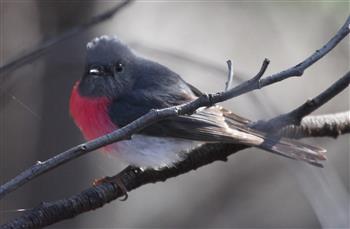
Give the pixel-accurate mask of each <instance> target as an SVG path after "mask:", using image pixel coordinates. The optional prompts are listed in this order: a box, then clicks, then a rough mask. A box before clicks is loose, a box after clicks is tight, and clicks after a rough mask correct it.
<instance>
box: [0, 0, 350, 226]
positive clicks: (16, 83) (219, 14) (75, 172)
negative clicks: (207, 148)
mask: <svg viewBox="0 0 350 229" xmlns="http://www.w3.org/2000/svg"><path fill="white" fill-rule="evenodd" d="M116 4H118V2H117V1H31V0H26V1H7V0H1V5H0V6H1V9H0V10H1V13H0V16H1V18H0V21H1V47H0V48H1V49H0V52H1V58H0V60H1V65H2V64H4V63H7V62H8V61H10V60H12V59H14V58H16V57H18V56H20V55H21V54H23V53H25V52H26V51H28V50H30V49H31V48H33V47H36V46H38V45H39V44H41V42H42V41H44V40H47V39H50V38H53V37H56V36H57V35H59V34H61V33H63V32H64V31H66V30H67V29H70V28H72V27H74V26H77V25H79V24H81V23H83V22H86V21H88V20H89V19H90V18H91V17H93V16H94V15H98V14H100V13H102V12H104V11H105V10H107V9H110V8H111V7H113V6H114V5H116ZM348 14H349V2H347V1H344V2H342V1H336V2H334V3H331V2H330V1H327V2H321V1H320V2H317V1H305V2H303V1H300V2H292V1H281V2H279V1H261V2H258V1H248V2H243V1H218V2H214V1H203V2H201V1H188V2H186V1H136V2H132V3H131V4H130V5H129V6H127V7H126V8H124V9H123V10H122V11H120V12H119V13H118V14H117V15H115V16H114V17H113V18H111V19H110V20H107V21H105V22H103V23H100V24H98V25H97V26H94V27H93V28H91V29H89V30H87V31H85V32H83V33H81V34H79V35H78V36H75V37H73V38H71V39H67V40H66V41H64V42H62V43H60V44H59V45H57V46H55V47H53V48H51V49H50V50H48V51H47V52H46V53H45V54H44V55H43V56H41V57H39V58H38V59H36V60H34V61H32V62H30V63H29V64H26V65H24V66H22V67H20V68H17V69H15V70H14V71H12V72H10V73H6V74H2V75H1V77H0V163H1V167H0V168H1V170H0V183H1V184H2V183H4V182H5V181H8V180H9V179H11V178H12V177H14V176H15V175H17V174H18V173H19V172H21V171H22V170H24V169H25V168H28V167H29V166H31V165H33V164H34V163H36V161H38V160H41V161H43V160H46V159H47V158H49V157H52V156H54V155H56V154H57V153H60V152H61V151H63V150H65V149H67V148H69V147H71V146H74V145H76V144H79V143H81V142H83V139H82V136H81V134H80V132H79V131H78V129H77V128H76V127H75V126H74V124H73V121H72V119H71V118H70V116H69V112H68V100H69V96H70V90H71V88H72V86H73V84H74V82H75V81H76V80H78V79H79V78H80V77H81V76H82V74H83V70H84V59H85V46H86V43H87V42H88V41H90V40H91V39H92V38H94V37H96V36H100V35H103V34H107V35H117V36H119V37H120V39H122V40H123V41H124V42H126V43H127V44H129V46H130V47H132V48H133V49H134V50H136V51H137V52H138V53H140V54H141V55H143V56H146V57H148V58H151V59H153V60H156V61H158V62H160V63H162V64H164V65H166V66H168V67H170V68H171V69H173V70H174V71H176V72H177V73H179V74H180V75H181V76H183V78H184V79H185V80H187V81H188V82H190V83H191V84H193V85H195V86H196V87H198V88H199V89H201V90H202V91H204V92H217V91H221V90H223V89H224V87H225V81H226V78H227V69H226V60H227V59H231V60H232V61H233V64H234V69H235V74H236V75H235V81H234V84H238V83H239V82H240V81H241V80H243V79H248V78H249V77H251V76H253V75H254V74H256V72H257V71H258V70H259V68H260V66H261V63H262V61H263V59H264V58H265V57H267V58H269V59H270V60H271V64H270V67H269V68H268V70H267V73H266V75H268V74H272V73H276V72H279V71H281V70H284V69H286V68H288V67H291V66H293V65H295V64H297V63H299V62H300V61H301V60H303V59H304V58H306V57H307V56H308V55H310V54H311V53H312V52H313V51H315V50H316V49H319V48H320V47H322V46H323V45H324V44H325V43H326V42H327V41H328V40H329V39H330V38H331V37H332V36H333V35H334V34H335V32H336V31H337V30H338V29H339V28H340V26H341V25H343V23H344V22H345V20H346V18H347V16H348ZM348 70H349V38H348V37H347V38H345V39H344V40H343V41H342V42H341V43H340V44H339V45H338V46H337V47H336V48H335V49H334V50H333V51H332V52H331V53H329V54H328V55H327V56H326V57H324V58H323V59H322V60H320V61H318V62H317V63H316V64H315V65H313V66H312V67H311V68H309V69H307V70H306V71H305V74H304V75H303V77H302V78H292V79H289V80H286V81H283V82H281V83H278V84H274V85H272V86H269V87H266V88H264V89H262V90H260V91H255V92H252V93H249V94H246V95H243V96H240V97H239V98H235V99H233V100H230V101H227V102H225V103H224V105H225V106H226V107H228V108H230V109H232V110H233V111H235V112H236V113H238V114H240V115H243V116H246V117H249V118H250V119H253V120H257V119H262V118H271V117H273V116H275V115H278V114H280V113H282V112H286V111H289V110H291V109H293V108H295V107H296V106H298V105H300V104H301V103H303V102H304V101H305V100H306V99H307V98H310V97H313V96H315V95H317V94H318V93H320V92H321V91H322V90H324V89H325V88H326V87H328V86H329V85H330V84H331V83H333V82H334V81H335V80H337V79H338V78H340V77H341V76H343V75H344V74H345V73H346V72H347V71H348ZM348 109H349V89H347V90H346V91H345V92H342V93H341V94H340V95H338V96H337V97H336V98H334V99H333V100H332V101H331V102H329V103H327V104H326V105H325V106H323V107H322V108H321V109H319V110H318V111H317V112H316V113H317V114H326V113H333V112H340V111H345V110H348ZM303 141H305V142H307V143H310V144H314V145H318V146H321V147H324V148H326V149H327V150H328V153H327V156H328V161H327V162H326V166H325V168H323V169H320V168H316V167H311V166H309V165H308V164H305V163H300V162H296V161H292V160H288V159H284V158H281V157H277V156H275V155H272V154H269V153H266V152H263V151H261V150H257V149H247V150H244V151H241V152H239V153H238V154H235V155H233V156H231V157H230V158H229V160H228V161H227V162H225V163H224V162H215V163H213V164H211V165H208V166H206V167H204V168H201V169H198V170H197V171H193V172H190V173H188V174H185V175H182V176H180V177H177V178H173V179H170V180H168V181H166V182H165V183H157V184H152V185H147V186H143V187H141V188H139V189H137V190H135V191H132V192H131V193H130V195H129V199H128V200H127V201H126V202H121V201H114V202H112V203H110V204H108V205H106V206H104V207H103V208H100V209H98V210H96V211H91V212H88V213H85V214H83V215H80V216H78V217H76V218H74V219H71V220H67V221H63V222H61V223H58V224H55V225H53V226H51V227H50V228H126V227H128V228H146V227H147V228H149V227H158V228H165V227H172V228H174V227H175V228H185V227H199V228H218V227H226V228H320V227H323V228H349V227H350V226H349V225H350V223H349V215H350V211H349V206H350V205H349V200H350V198H349V136H348V135H344V136H340V137H339V138H338V139H336V140H334V139H331V138H318V139H303ZM125 166H126V165H125V164H123V163H121V162H119V161H118V160H117V159H111V158H108V157H106V156H105V155H102V154H100V153H98V152H92V153H90V154H89V155H86V156H83V157H81V158H79V159H76V160H74V161H72V162H70V163H68V164H66V165H63V166H61V167H59V168H57V169H55V170H53V171H51V172H49V173H47V174H45V175H43V176H41V177H39V178H38V179H35V180H33V181H32V182H30V183H28V184H26V185H25V186H23V187H22V188H20V189H18V190H17V191H15V192H13V193H11V194H9V195H8V196H6V197H5V198H4V199H3V200H1V201H0V206H1V209H0V222H1V223H4V222H6V221H8V220H9V219H11V218H14V217H16V216H19V214H21V213H16V212H12V210H13V209H18V208H31V207H33V206H36V205H37V204H38V203H40V202H42V201H50V200H56V199H60V198H64V197H67V196H70V195H72V194H75V193H78V192H80V191H81V190H83V189H85V188H87V187H89V186H90V184H91V182H92V181H93V180H94V179H95V178H100V177H103V176H107V175H114V174H116V173H117V172H119V171H120V170H122V169H123V168H124V167H125Z"/></svg>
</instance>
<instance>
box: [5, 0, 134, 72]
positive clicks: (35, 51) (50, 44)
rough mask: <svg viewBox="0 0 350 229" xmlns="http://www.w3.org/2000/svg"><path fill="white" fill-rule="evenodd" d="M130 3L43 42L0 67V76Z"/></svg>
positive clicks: (121, 3) (123, 3)
mask: <svg viewBox="0 0 350 229" xmlns="http://www.w3.org/2000/svg"><path fill="white" fill-rule="evenodd" d="M131 1H132V0H123V1H122V2H120V3H119V4H118V5H116V6H114V7H113V8H111V9H109V10H107V11H106V12H104V13H102V14H100V15H97V16H95V17H93V18H91V19H90V20H89V21H87V22H86V23H84V24H81V25H78V26H76V27H74V28H72V29H70V30H68V31H66V32H65V33H63V34H61V35H59V36H57V37H54V38H52V39H49V40H47V41H44V42H43V43H41V44H40V45H39V46H38V47H36V48H35V49H33V50H31V51H28V52H27V53H25V54H24V55H22V56H19V57H18V58H16V59H14V60H12V61H10V62H8V63H5V64H4V65H2V66H0V74H1V75H2V74H4V73H6V72H7V73H8V72H10V71H12V70H13V69H17V68H18V67H20V66H22V65H24V64H27V63H30V62H32V61H34V60H35V59H36V58H38V57H39V56H41V55H42V54H44V53H45V51H47V50H48V49H50V48H52V47H53V46H55V45H57V44H59V43H61V42H62V41H65V40H67V39H69V38H71V37H73V36H76V35H78V34H80V33H81V32H84V31H85V30H87V29H89V28H91V27H92V26H94V25H96V24H98V23H100V22H103V21H105V20H107V19H109V18H111V17H112V16H114V15H115V14H116V13H117V12H118V11H119V10H121V9H122V8H124V7H125V6H126V5H128V4H129V3H130V2H131Z"/></svg>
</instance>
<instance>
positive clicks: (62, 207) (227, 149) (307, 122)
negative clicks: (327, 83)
mask: <svg viewBox="0 0 350 229" xmlns="http://www.w3.org/2000/svg"><path fill="white" fill-rule="evenodd" d="M349 119H350V118H349V112H343V113H339V114H330V115H319V116H309V117H305V118H304V119H303V121H302V122H301V126H295V125H290V126H287V127H285V128H284V129H283V130H282V131H281V132H282V133H283V136H286V137H290V138H293V137H296V138H301V137H321V136H330V137H334V133H335V132H336V133H337V134H338V135H339V134H345V133H349V130H350V120H349ZM329 124H331V126H332V127H327V126H328V125H329ZM329 130H331V131H329ZM245 148H248V147H247V146H245V145H239V144H237V145H232V144H221V143H217V144H205V145H203V146H201V147H199V148H198V149H195V150H193V151H192V152H191V153H190V154H189V155H188V157H187V158H186V159H185V160H184V161H181V162H179V163H177V164H176V166H175V167H172V168H162V169H161V170H145V171H141V170H139V169H137V168H133V167H131V166H129V167H127V168H126V169H124V170H123V171H122V172H120V173H119V174H118V176H119V177H120V178H121V179H122V181H123V183H124V185H125V187H126V188H127V189H128V190H129V191H131V190H134V189H136V188H138V187H140V186H142V185H145V184H149V183H156V182H160V181H163V182H164V181H165V180H167V179H169V178H172V177H176V176H179V175H181V174H184V173H187V172H189V171H192V170H196V169H198V168H199V167H202V166H205V165H207V164H211V163H212V162H214V161H226V160H227V157H228V156H230V155H231V154H234V153H236V152H238V151H241V150H243V149H245ZM123 195H124V194H123V192H122V190H120V188H119V187H118V186H117V185H115V184H113V183H103V184H100V185H97V186H94V187H91V188H88V189H86V190H84V191H82V192H81V193H78V194H76V195H73V196H71V197H68V198H64V199H61V200H57V201H52V202H43V203H41V204H40V205H39V206H37V207H36V208H34V209H32V210H30V211H28V212H26V213H24V214H23V215H22V216H20V217H18V218H16V219H14V220H12V221H10V222H8V223H7V224H4V225H2V226H1V229H10V228H19V227H24V228H40V227H44V226H47V225H50V224H53V223H55V222H59V221H62V220H64V219H69V218H72V217H74V216H77V215H79V214H81V213H84V212H87V211H90V210H94V209H96V208H100V207H102V206H103V205H105V204H107V203H109V202H110V201H113V200H115V199H117V198H119V197H122V196H123Z"/></svg>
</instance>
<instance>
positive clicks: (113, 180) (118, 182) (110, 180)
mask: <svg viewBox="0 0 350 229" xmlns="http://www.w3.org/2000/svg"><path fill="white" fill-rule="evenodd" d="M103 183H112V184H116V185H117V186H118V188H120V190H121V191H122V193H123V195H124V197H123V198H122V199H120V200H121V201H125V200H127V199H128V189H127V188H126V187H125V185H124V183H123V180H122V178H121V176H120V174H117V175H115V176H112V177H108V176H107V177H103V178H101V179H95V180H94V182H93V183H92V184H93V185H94V186H97V185H100V184H103Z"/></svg>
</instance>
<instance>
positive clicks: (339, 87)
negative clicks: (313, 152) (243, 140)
mask: <svg viewBox="0 0 350 229" xmlns="http://www.w3.org/2000/svg"><path fill="white" fill-rule="evenodd" d="M349 83H350V71H349V72H347V73H346V74H345V75H344V76H343V77H341V78H340V79H339V80H337V81H336V82H335V83H334V84H332V85H331V86H330V87H329V88H327V90H325V91H323V92H322V93H320V94H319V95H317V96H316V97H314V98H313V99H309V100H307V101H306V102H305V103H304V104H302V105H301V106H299V107H297V108H295V109H294V110H292V111H290V112H288V113H285V114H282V115H279V116H277V117H275V118H273V119H270V120H268V121H258V122H256V123H253V124H251V127H253V128H255V129H259V130H265V131H266V130H270V131H271V132H274V131H276V130H280V129H281V128H283V127H285V126H287V125H290V124H293V125H299V124H300V122H301V120H302V118H303V117H305V116H307V115H309V114H311V113H312V112H313V111H315V110H316V109H318V108H319V107H321V106H322V105H323V104H325V103H326V102H328V101H329V100H331V99H332V98H333V97H334V96H336V95H337V94H339V93H340V92H342V91H343V90H344V89H345V88H347V87H348V86H349Z"/></svg>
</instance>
